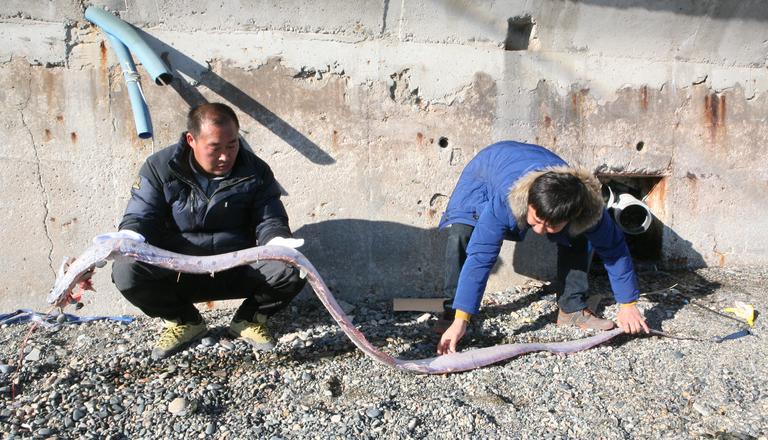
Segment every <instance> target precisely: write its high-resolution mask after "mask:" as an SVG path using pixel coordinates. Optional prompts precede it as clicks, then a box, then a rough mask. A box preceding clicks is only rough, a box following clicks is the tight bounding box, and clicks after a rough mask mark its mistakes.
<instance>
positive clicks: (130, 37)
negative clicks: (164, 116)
mask: <svg viewBox="0 0 768 440" xmlns="http://www.w3.org/2000/svg"><path fill="white" fill-rule="evenodd" d="M85 18H86V19H87V20H88V21H90V22H91V23H93V24H95V25H97V26H99V27H100V28H101V29H103V30H104V32H106V33H107V34H110V35H112V36H114V37H115V38H117V39H118V40H120V42H122V43H123V44H124V45H125V46H127V47H128V49H130V51H131V52H132V53H134V54H135V55H136V58H138V59H139V62H140V63H141V64H142V65H143V66H144V68H145V69H147V72H149V74H150V75H151V76H152V79H153V80H154V81H155V84H157V85H159V86H162V85H164V84H169V83H170V82H171V80H173V75H172V74H171V72H169V71H168V68H167V67H166V66H165V63H163V61H162V60H161V59H160V57H158V56H157V55H156V54H155V52H153V51H152V49H150V47H149V45H148V44H147V42H146V41H144V40H143V39H142V38H141V36H139V33H138V32H136V30H135V29H134V28H133V27H132V26H131V25H129V24H128V23H126V22H124V21H123V20H120V19H119V18H117V17H115V16H114V15H112V14H110V13H109V12H107V11H105V10H104V9H102V8H99V7H96V6H89V7H88V9H86V10H85Z"/></svg>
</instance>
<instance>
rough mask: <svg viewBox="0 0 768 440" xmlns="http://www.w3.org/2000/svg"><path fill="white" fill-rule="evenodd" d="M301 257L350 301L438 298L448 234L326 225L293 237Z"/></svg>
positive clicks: (375, 224) (376, 225) (359, 223)
mask: <svg viewBox="0 0 768 440" xmlns="http://www.w3.org/2000/svg"><path fill="white" fill-rule="evenodd" d="M294 235H295V236H296V237H297V238H303V239H304V240H305V244H304V246H303V247H302V248H301V249H300V250H301V252H302V253H303V254H304V255H306V256H307V258H309V260H310V261H312V263H313V264H314V265H315V267H316V268H317V270H318V271H319V272H320V275H321V276H322V277H323V279H324V280H325V282H326V283H327V284H328V287H329V288H330V289H331V291H332V292H333V293H334V294H335V293H338V294H339V296H340V297H342V298H346V299H347V300H350V301H354V300H358V299H362V297H363V296H364V295H373V296H375V297H376V298H381V299H384V298H393V297H397V296H411V297H418V296H439V295H440V292H441V289H442V283H443V281H442V280H443V253H444V251H445V236H444V232H443V231H440V230H438V229H436V228H435V229H421V228H417V227H413V226H408V225H404V224H401V223H395V222H387V221H372V220H357V219H347V220H326V221H320V222H318V223H312V224H308V225H304V226H302V227H301V228H299V229H297V230H296V231H294Z"/></svg>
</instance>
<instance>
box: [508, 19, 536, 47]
mask: <svg viewBox="0 0 768 440" xmlns="http://www.w3.org/2000/svg"><path fill="white" fill-rule="evenodd" d="M531 31H533V20H531V17H530V16H529V15H525V16H522V17H512V18H510V19H509V20H507V38H506V40H504V50H528V43H529V42H530V40H531Z"/></svg>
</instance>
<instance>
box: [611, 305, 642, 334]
mask: <svg viewBox="0 0 768 440" xmlns="http://www.w3.org/2000/svg"><path fill="white" fill-rule="evenodd" d="M616 318H617V320H618V321H619V327H621V329H622V330H624V332H625V333H640V330H644V331H645V332H646V333H650V329H649V328H648V324H646V323H645V319H643V315H642V314H641V313H640V310H638V309H637V306H636V305H634V304H619V313H618V314H617V315H616Z"/></svg>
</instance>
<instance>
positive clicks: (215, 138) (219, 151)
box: [187, 121, 240, 176]
mask: <svg viewBox="0 0 768 440" xmlns="http://www.w3.org/2000/svg"><path fill="white" fill-rule="evenodd" d="M187 143H188V144H189V146H190V147H192V154H193V156H194V158H195V162H197V165H198V166H199V167H200V169H201V170H202V171H203V172H205V173H206V174H208V175H210V176H224V175H226V174H227V173H229V172H230V171H231V170H232V167H233V166H234V165H235V159H236V158H237V152H238V151H239V150H240V143H239V142H238V137H237V127H236V126H235V123H234V122H232V121H230V122H229V123H227V124H223V125H215V124H211V123H209V122H208V121H203V124H202V126H200V134H199V135H198V136H197V138H195V137H194V136H192V133H187Z"/></svg>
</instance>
